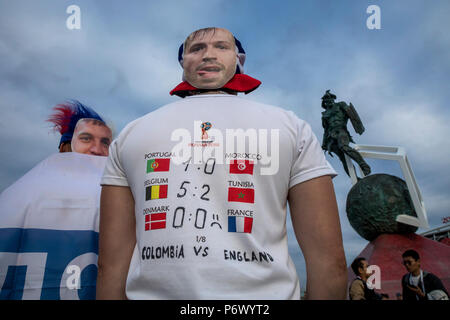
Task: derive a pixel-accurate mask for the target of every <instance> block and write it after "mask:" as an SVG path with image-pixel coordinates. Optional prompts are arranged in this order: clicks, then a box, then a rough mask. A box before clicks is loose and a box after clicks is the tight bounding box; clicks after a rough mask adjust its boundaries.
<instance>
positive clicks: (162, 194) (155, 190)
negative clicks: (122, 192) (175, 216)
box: [145, 184, 168, 201]
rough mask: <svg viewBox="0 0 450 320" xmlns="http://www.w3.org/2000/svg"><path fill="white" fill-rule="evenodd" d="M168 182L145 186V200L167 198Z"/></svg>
mask: <svg viewBox="0 0 450 320" xmlns="http://www.w3.org/2000/svg"><path fill="white" fill-rule="evenodd" d="M167 188H168V185H167V184H161V185H155V186H148V187H147V188H145V201H147V200H154V199H164V198H167Z"/></svg>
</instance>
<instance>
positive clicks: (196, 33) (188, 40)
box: [183, 27, 236, 50]
mask: <svg viewBox="0 0 450 320" xmlns="http://www.w3.org/2000/svg"><path fill="white" fill-rule="evenodd" d="M217 29H222V30H225V31H227V32H228V33H229V34H230V36H231V37H232V39H233V41H232V43H233V45H234V46H235V45H236V44H235V43H234V36H233V34H232V33H231V32H230V31H229V30H227V29H224V28H218V27H208V28H202V29H198V30H195V31H194V32H192V33H191V34H190V35H188V37H187V38H186V40H184V44H183V49H184V50H186V48H187V47H188V45H189V44H190V43H191V42H192V40H194V39H195V38H197V37H198V36H202V37H203V36H205V34H207V33H209V32H212V33H213V35H214V33H215V32H216V30H217Z"/></svg>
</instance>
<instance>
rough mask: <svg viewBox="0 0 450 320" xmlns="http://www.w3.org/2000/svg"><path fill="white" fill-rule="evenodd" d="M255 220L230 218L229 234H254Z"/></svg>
mask: <svg viewBox="0 0 450 320" xmlns="http://www.w3.org/2000/svg"><path fill="white" fill-rule="evenodd" d="M252 226H253V218H249V217H230V216H229V217H228V232H243V233H252Z"/></svg>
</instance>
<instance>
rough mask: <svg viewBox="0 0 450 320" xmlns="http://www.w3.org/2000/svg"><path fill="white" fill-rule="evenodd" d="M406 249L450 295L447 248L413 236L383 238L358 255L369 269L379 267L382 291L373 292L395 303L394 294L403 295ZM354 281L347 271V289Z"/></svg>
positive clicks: (389, 235) (397, 235)
mask: <svg viewBox="0 0 450 320" xmlns="http://www.w3.org/2000/svg"><path fill="white" fill-rule="evenodd" d="M408 249H414V250H416V251H417V252H418V253H419V255H420V261H421V268H422V270H425V271H428V272H431V273H434V274H435V275H436V276H438V277H439V278H440V279H441V280H442V282H443V284H444V286H445V288H446V289H447V291H449V289H450V246H449V245H447V244H444V243H441V242H438V241H434V240H431V239H428V238H425V237H422V236H419V235H417V234H415V233H411V234H406V235H401V234H382V235H380V236H378V237H377V238H376V239H375V240H373V241H372V242H370V243H369V244H368V245H367V246H366V247H365V248H364V250H363V251H361V253H360V254H359V255H358V257H364V258H366V259H367V262H368V263H369V265H377V266H378V267H380V270H381V289H380V290H376V291H377V292H379V293H387V294H388V295H389V299H390V300H395V299H397V298H396V294H397V293H401V292H402V285H401V279H402V276H403V275H404V274H405V273H407V271H406V269H405V267H404V266H403V264H402V254H403V252H405V251H406V250H408ZM355 258H356V257H355ZM350 263H351V261H350ZM355 277H356V276H355V274H354V273H353V270H352V269H351V268H348V278H349V285H350V284H351V282H352V281H353V279H355Z"/></svg>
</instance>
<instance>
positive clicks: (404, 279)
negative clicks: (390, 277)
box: [402, 273, 409, 283]
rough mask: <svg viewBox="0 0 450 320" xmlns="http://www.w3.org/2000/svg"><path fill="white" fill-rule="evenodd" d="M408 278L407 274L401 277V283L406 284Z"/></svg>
mask: <svg viewBox="0 0 450 320" xmlns="http://www.w3.org/2000/svg"><path fill="white" fill-rule="evenodd" d="M408 276H409V273H405V274H404V275H403V277H402V283H404V282H405V283H406V281H407V280H408Z"/></svg>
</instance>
